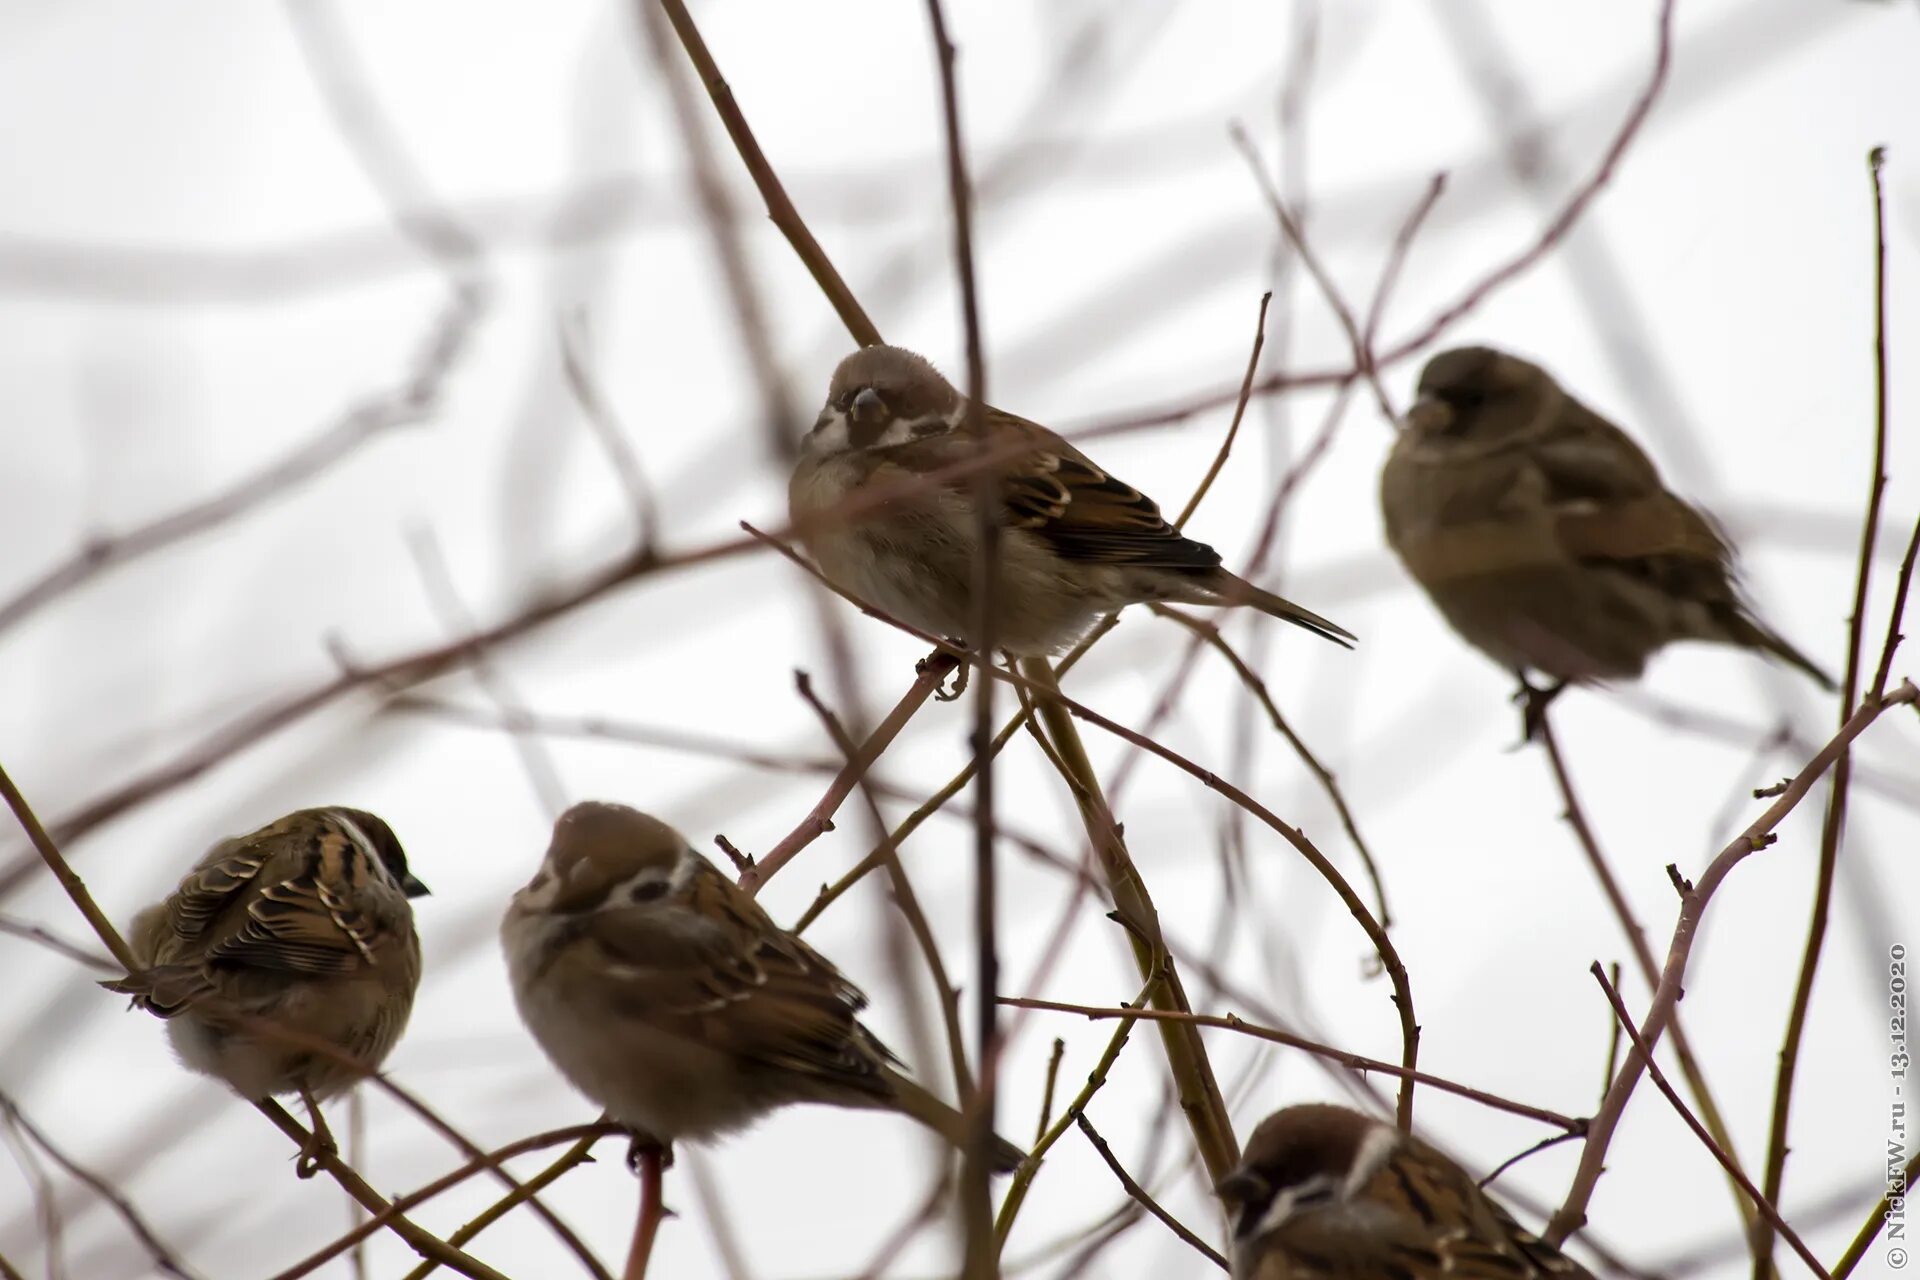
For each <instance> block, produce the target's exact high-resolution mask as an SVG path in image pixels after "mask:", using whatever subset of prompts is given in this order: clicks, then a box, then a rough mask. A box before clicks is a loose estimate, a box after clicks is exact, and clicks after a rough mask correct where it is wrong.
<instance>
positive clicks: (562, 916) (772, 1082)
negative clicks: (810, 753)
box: [500, 802, 1024, 1170]
mask: <svg viewBox="0 0 1920 1280" xmlns="http://www.w3.org/2000/svg"><path fill="white" fill-rule="evenodd" d="M500 938H501V943H502V945H503V947H504V948H505V950H506V957H507V972H508V975H509V977H510V978H511V979H512V982H513V995H514V1000H515V1002H516V1003H517V1004H518V1005H519V1007H520V1016H521V1018H522V1019H523V1020H524V1021H525V1022H526V1024H527V1028H528V1030H530V1031H531V1032H533V1038H534V1039H535V1040H537V1041H539V1043H540V1047H541V1048H542V1049H544V1050H545V1051H546V1054H547V1057H549V1058H550V1059H552V1061H553V1064H554V1066H556V1067H557V1068H559V1070H560V1073H561V1074H562V1075H564V1076H565V1077H566V1078H567V1079H568V1080H569V1081H571V1082H572V1084H573V1086H574V1087H575V1088H576V1089H578V1090H579V1091H580V1092H581V1093H583V1094H585V1095H586V1096H587V1097H588V1098H590V1099H592V1100H593V1101H594V1102H596V1103H598V1104H599V1105H600V1106H602V1107H604V1108H606V1110H607V1111H608V1112H609V1113H610V1114H611V1115H612V1116H613V1118H614V1119H616V1120H618V1121H619V1122H620V1123H622V1124H624V1125H626V1126H628V1127H629V1128H631V1129H633V1130H634V1131H635V1132H636V1134H639V1135H642V1136H644V1137H647V1138H651V1139H653V1140H655V1141H657V1142H660V1143H662V1144H668V1143H671V1142H673V1141H674V1140H676V1139H679V1138H686V1139H690V1140H696V1141H697V1140H700V1139H704V1138H709V1137H713V1136H717V1135H719V1134H723V1133H726V1132H728V1131H730V1130H735V1129H739V1128H741V1127H743V1126H745V1125H748V1124H751V1123H752V1122H754V1121H755V1120H757V1119H759V1118H760V1117H761V1116H763V1115H765V1114H766V1113H767V1112H769V1111H772V1110H773V1109H775V1108H776V1107H782V1106H785V1105H787V1104H788V1103H793V1102H825V1103H830V1104H833V1105H835V1106H842V1107H862V1108H875V1109H880V1110H887V1111H899V1112H903V1113H905V1114H906V1115H908V1116H911V1117H912V1118H913V1119H915V1120H918V1121H920V1123H922V1124H924V1125H926V1126H928V1127H929V1128H931V1129H933V1130H934V1131H935V1132H936V1133H938V1134H939V1135H940V1136H941V1137H943V1138H945V1139H946V1140H947V1141H949V1142H951V1143H953V1144H955V1145H956V1146H958V1145H960V1144H961V1143H962V1142H963V1141H964V1139H965V1122H964V1120H963V1118H962V1116H961V1114H960V1112H958V1111H956V1110H955V1109H954V1108H952V1107H950V1106H948V1105H947V1104H946V1103H944V1102H941V1101H940V1100H939V1099H937V1098H935V1097H934V1096H933V1095H932V1094H931V1093H928V1092H927V1091H926V1090H925V1089H923V1088H921V1087H920V1086H919V1085H917V1084H915V1083H914V1082H913V1081H911V1080H909V1079H908V1078H907V1077H906V1076H905V1075H903V1074H901V1073H900V1072H899V1071H897V1070H895V1069H894V1063H895V1062H897V1061H898V1060H897V1059H896V1058H894V1056H893V1055H892V1054H891V1053H889V1052H888V1051H887V1048H886V1046H885V1045H883V1044H881V1043H880V1041H879V1040H878V1039H877V1038H876V1037H875V1036H874V1035H873V1033H872V1032H870V1031H868V1030H867V1029H866V1028H865V1027H864V1026H862V1025H860V1023H859V1021H858V1020H856V1018H855V1017H854V1015H855V1014H856V1013H857V1012H858V1011H859V1010H860V1009H862V1008H863V1007H865V1005H866V1003H867V1000H866V997H865V996H864V995H862V994H861V992H860V990H859V988H857V987H855V986H854V985H853V984H852V983H851V982H849V981H847V979H846V978H844V977H842V976H841V974H840V972H839V971H838V970H837V969H835V968H834V967H833V965H831V964H830V963H828V962H827V960H826V959H825V958H823V957H822V956H821V955H820V954H819V953H818V952H816V951H815V950H814V949H813V948H812V947H809V946H808V945H807V944H806V943H804V942H802V941H801V940H800V939H799V938H797V937H795V936H794V935H793V934H791V933H788V932H786V931H785V930H784V929H781V928H780V927H779V926H778V925H776V924H774V922H773V921H772V920H771V919H770V918H769V917H768V916H767V913H766V912H764V911H762V910H761V909H760V907H759V905H758V904H757V903H755V902H754V900H753V899H752V898H750V897H749V896H747V894H746V893H745V892H744V891H743V890H741V889H740V888H739V887H738V886H737V885H735V884H734V883H733V882H732V881H731V880H729V879H727V878H726V876H724V875H722V874H721V873H720V871H719V870H718V869H717V868H716V867H714V865H713V864H712V863H710V862H708V861H707V860H706V859H705V858H703V857H701V856H700V854H699V853H698V852H696V851H695V850H694V849H693V848H692V847H691V846H690V845H688V844H687V842H686V840H685V839H684V838H683V837H682V836H681V835H680V834H679V833H678V832H677V831H675V830H673V829H672V828H671V827H669V826H667V825H666V824H665V823H663V822H660V821H659V820H657V819H655V818H651V817H649V816H647V815H646V814H644V813H641V812H639V811H637V810H634V809H629V808H627V807H626V806H625V805H618V804H603V803H597V802H587V803H584V804H577V805H575V806H574V807H573V808H571V809H569V810H567V811H566V812H565V813H563V814H561V815H560V819H559V821H558V822H556V823H554V827H553V842H552V844H551V845H549V846H548V848H547V856H546V860H545V861H544V862H543V863H541V866H540V870H539V873H538V874H536V875H535V876H534V877H533V879H532V880H531V881H529V882H528V883H527V885H526V887H525V888H523V889H521V890H520V891H519V892H518V893H516V894H514V895H513V902H512V905H511V906H509V907H508V908H507V914H506V918H505V920H504V921H502V923H501V926H500ZM992 1154H993V1159H994V1163H995V1167H996V1168H998V1169H1001V1170H1006V1169H1011V1168H1013V1167H1014V1166H1015V1165H1017V1164H1019V1163H1020V1161H1021V1160H1022V1159H1023V1158H1024V1155H1023V1153H1022V1152H1021V1150H1020V1149H1019V1148H1018V1147H1016V1146H1014V1145H1013V1144H1012V1143H1010V1142H1008V1141H1006V1140H1005V1139H1003V1138H995V1139H994V1149H993V1153H992Z"/></svg>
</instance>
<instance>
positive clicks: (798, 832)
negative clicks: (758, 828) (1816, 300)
mask: <svg viewBox="0 0 1920 1280" xmlns="http://www.w3.org/2000/svg"><path fill="white" fill-rule="evenodd" d="M957 665H958V663H957V661H956V659H955V658H954V656H953V655H952V654H951V653H949V652H946V651H945V650H939V649H936V650H935V651H934V652H933V653H930V654H928V655H927V656H926V658H924V659H922V660H921V663H920V669H919V674H918V675H917V676H915V677H914V681H913V684H912V685H911V686H910V687H909V688H908V689H907V691H906V693H904V694H903V695H901V698H900V701H899V702H897V703H895V704H894V707H893V710H892V711H889V712H888V713H887V717H886V719H884V720H882V721H881V722H880V723H879V724H878V725H877V726H875V728H874V730H873V732H872V733H870V734H868V735H867V740H866V741H865V742H863V743H861V744H860V747H859V750H857V751H855V752H854V753H853V754H852V755H851V756H849V758H848V759H847V762H846V764H845V765H844V766H842V767H841V769H840V772H839V773H837V774H835V775H834V778H833V781H832V782H831V783H829V784H828V785H827V791H826V794H825V795H823V796H821V797H820V799H819V802H818V803H816V804H815V805H814V806H813V808H812V809H811V810H809V811H808V812H807V816H806V817H804V818H802V819H801V820H800V824H799V825H798V826H796V827H795V828H794V829H793V830H792V831H790V832H788V833H787V835H786V836H785V838H783V839H782V840H781V841H780V843H778V844H776V845H774V846H773V848H771V849H769V850H767V852H766V853H764V854H762V855H760V856H759V857H757V858H755V859H754V861H753V865H752V866H750V867H749V868H747V870H745V871H743V872H741V874H740V887H741V888H743V889H745V890H746V891H747V892H748V893H758V892H760V890H761V888H763V887H764V886H765V885H766V883H767V881H768V880H770V879H772V878H773V876H774V874H775V873H776V872H778V871H779V870H780V868H781V867H784V866H785V865H786V864H787V863H789V862H791V861H793V859H794V857H795V856H796V855H797V854H798V853H799V852H800V851H801V850H802V849H804V848H806V847H807V846H808V845H810V844H812V843H813V842H814V841H815V840H818V839H819V838H820V837H821V836H823V835H825V834H826V833H827V832H829V831H831V830H833V815H834V814H835V813H836V812H838V811H839V809H840V806H841V804H843V803H844V802H845V801H846V798H847V797H848V796H850V795H852V794H853V789H854V788H855V787H856V786H858V785H859V784H860V779H862V778H863V777H865V776H866V774H867V771H868V770H869V769H871V768H873V764H874V762H875V761H876V760H878V759H879V758H880V755H881V753H882V752H884V751H885V750H886V749H887V747H888V746H890V745H891V744H892V743H893V740H894V739H895V738H897V737H899V736H900V731H901V730H902V729H904V728H906V727H907V721H909V720H911V719H913V717H914V714H915V713H916V712H918V711H919V710H920V708H921V707H923V706H925V705H926V702H927V699H928V698H929V697H931V696H932V695H933V692H934V690H936V689H938V688H939V687H940V684H941V682H942V681H943V680H945V679H946V678H947V676H948V675H949V674H951V673H952V671H953V669H954V668H955V667H956V666H957Z"/></svg>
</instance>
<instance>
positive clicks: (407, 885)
mask: <svg viewBox="0 0 1920 1280" xmlns="http://www.w3.org/2000/svg"><path fill="white" fill-rule="evenodd" d="M400 892H402V893H404V894H406V895H407V896H408V897H409V898H424V897H426V896H427V895H428V894H430V893H432V892H433V890H431V889H429V888H427V886H425V885H423V884H421V883H420V878H419V877H418V876H416V875H414V874H413V872H411V871H409V872H407V875H406V879H404V880H402V881H401V882H400Z"/></svg>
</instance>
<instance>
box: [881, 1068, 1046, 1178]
mask: <svg viewBox="0 0 1920 1280" xmlns="http://www.w3.org/2000/svg"><path fill="white" fill-rule="evenodd" d="M892 1074H893V1076H894V1079H893V1086H894V1091H893V1096H894V1101H895V1102H896V1103H897V1104H898V1105H899V1108H900V1110H901V1111H903V1112H905V1113H906V1114H907V1115H909V1116H912V1117H913V1118H914V1119H915V1120H918V1121H919V1122H920V1123H921V1124H924V1125H925V1126H927V1128H929V1129H931V1130H933V1131H934V1132H935V1133H937V1134H939V1135H940V1136H941V1137H942V1138H945V1139H946V1140H947V1141H948V1142H949V1143H951V1144H953V1145H954V1146H955V1147H964V1146H965V1145H966V1142H967V1131H966V1130H967V1122H966V1117H965V1116H962V1115H961V1114H960V1113H959V1112H958V1111H955V1110H954V1109H953V1108H952V1107H950V1106H948V1105H947V1104H946V1103H944V1102H942V1101H940V1099H938V1098H936V1097H934V1096H933V1095H932V1094H930V1093H928V1092H927V1091H926V1090H925V1089H922V1088H921V1087H920V1086H919V1085H917V1084H915V1083H914V1082H913V1081H911V1080H909V1079H907V1078H906V1077H905V1076H903V1075H900V1074H898V1073H897V1072H896V1073H892ZM990 1154H991V1155H992V1157H993V1171H994V1172H995V1173H1011V1172H1013V1171H1014V1170H1015V1169H1017V1168H1019V1167H1020V1162H1021V1161H1023V1160H1025V1159H1026V1158H1027V1153H1026V1152H1024V1151H1022V1150H1021V1149H1020V1148H1019V1147H1016V1146H1014V1145H1013V1144H1012V1143H1011V1142H1008V1141H1007V1140H1006V1139H1005V1138H1003V1137H1001V1136H1000V1135H999V1134H997V1133H996V1134H994V1135H993V1148H992V1151H991V1153H990Z"/></svg>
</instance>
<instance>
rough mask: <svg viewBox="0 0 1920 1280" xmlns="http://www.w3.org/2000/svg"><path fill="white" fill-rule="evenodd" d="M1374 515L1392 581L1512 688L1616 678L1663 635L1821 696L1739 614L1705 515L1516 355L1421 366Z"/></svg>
mask: <svg viewBox="0 0 1920 1280" xmlns="http://www.w3.org/2000/svg"><path fill="white" fill-rule="evenodd" d="M1380 508H1381V512H1382V514H1383V515H1384V517H1385V523H1386V535H1387V541H1388V543H1389V544H1391V545H1392V547H1393V549H1394V551H1395V553H1396V554H1398V555H1399V557H1400V560H1401V562H1402V563H1403V564H1405V565H1406V567H1407V572H1409V573H1410V574H1412V575H1413V577H1414V579H1415V581H1417V582H1418V583H1419V584H1420V585H1421V587H1422V588H1423V589H1425V591H1426V593H1427V595H1428V596H1429V597H1431V598H1432V600H1433V602H1434V604H1435V605H1436V606H1438V608H1439V610H1440V612H1441V613H1442V614H1444V615H1445V616H1446V619H1447V621H1448V622H1449V623H1451V624H1452V625H1453V629H1454V630H1455V631H1457V632H1459V633H1460V635H1461V637H1462V638H1463V639H1465V640H1466V641H1467V642H1468V643H1469V644H1471V645H1473V646H1474V647H1475V648H1477V649H1479V650H1480V651H1481V652H1483V653H1485V654H1486V655H1487V656H1488V657H1490V658H1492V659H1493V660H1494V661H1495V662H1498V663H1499V664H1500V665H1502V666H1504V667H1506V668H1508V669H1509V670H1511V671H1513V672H1515V673H1516V674H1518V675H1519V676H1520V679H1521V683H1522V689H1523V694H1524V693H1525V692H1526V690H1527V689H1529V688H1530V687H1531V686H1529V685H1527V682H1526V673H1527V672H1528V671H1536V672H1539V673H1541V674H1543V675H1545V676H1547V677H1549V678H1550V679H1552V680H1553V681H1555V682H1557V683H1556V684H1555V686H1554V687H1553V688H1552V689H1550V690H1548V691H1547V696H1551V694H1552V693H1557V692H1559V689H1560V688H1561V687H1564V686H1565V685H1566V684H1568V683H1573V684H1593V683H1599V682H1604V681H1609V680H1622V679H1631V678H1633V677H1636V676H1638V675H1639V674H1640V673H1641V671H1642V670H1643V669H1644V668H1645V667H1646V664H1647V659H1648V658H1650V657H1652V656H1653V654H1654V653H1656V652H1658V651H1659V650H1660V649H1662V648H1664V647H1665V646H1666V645H1668V644H1670V643H1672V642H1674V641H1677V640H1707V641H1713V642H1715V643H1719V644H1730V645H1737V646H1739V647H1741V648H1744V649H1757V650H1760V651H1761V652H1764V653H1768V654H1771V655H1772V656H1774V657H1776V658H1779V659H1780V660H1782V661H1784V662H1786V663H1789V664H1790V665H1792V666H1795V667H1798V668H1799V669H1800V670H1802V671H1804V672H1806V673H1807V674H1808V675H1809V676H1811V677H1812V678H1813V679H1814V680H1816V681H1818V682H1819V683H1820V684H1821V685H1822V686H1823V687H1825V688H1827V689H1832V688H1833V687H1834V685H1833V681H1832V679H1831V678H1829V677H1828V676H1827V674H1826V673H1825V672H1823V671H1821V670H1820V668H1819V667H1817V666H1816V665H1814V663H1813V662H1812V661H1811V660H1810V659H1808V658H1807V657H1806V656H1805V655H1804V654H1802V653H1801V652H1800V651H1799V650H1797V649H1795V648H1794V647H1793V646H1792V645H1791V644H1788V643H1787V641H1786V640H1784V639H1782V638H1781V637H1780V636H1779V635H1778V634H1776V633H1775V632H1774V631H1772V630H1771V629H1769V628H1768V627H1767V626H1766V625H1764V624H1763V623H1761V622H1760V620H1759V619H1757V618H1756V617H1754V615H1753V612H1752V610H1751V609H1750V608H1749V607H1748V605H1747V604H1746V602H1745V601H1744V600H1743V599H1742V598H1741V594H1740V591H1739V589H1738V586H1737V584H1736V580H1735V575H1734V565H1733V548H1732V547H1731V546H1730V545H1728V542H1727V540H1726V536H1725V534H1724V533H1722V531H1721V530H1720V528H1719V527H1718V526H1717V525H1716V524H1715V523H1714V522H1713V520H1712V519H1711V518H1710V517H1709V516H1707V515H1706V514H1704V513H1703V512H1701V511H1700V510H1699V509H1698V508H1696V507H1693V506H1690V505H1688V503H1687V502H1685V501H1684V500H1682V499H1681V498H1679V497H1676V496H1675V495H1674V494H1673V493H1672V491H1670V490H1669V489H1668V488H1667V487H1666V485H1665V484H1664V483H1663V482H1662V481H1661V479H1660V473H1659V471H1658V470H1656V469H1655V467H1654V465H1653V463H1652V461H1651V460H1650V459H1648V457H1647V455H1646V454H1645V453H1643V452H1641V450H1640V448H1639V447H1638V446H1637V445H1635V444H1634V443H1633V441H1632V440H1630V439H1628V438H1627V436H1626V434H1625V433H1624V432H1622V431H1621V430H1620V429H1619V428H1618V427H1616V426H1614V425H1613V424H1612V423H1611V422H1608V421H1607V420H1606V419H1605V418H1603V417H1601V416H1600V415H1599V414H1597V413H1595V412H1593V410H1591V409H1589V408H1587V407H1586V406H1585V405H1583V404H1581V403H1580V402H1579V401H1578V400H1575V399H1574V398H1573V397H1572V396H1570V395H1568V394H1567V392H1566V391H1564V390H1563V389H1562V388H1561V387H1560V384H1559V383H1557V382H1555V381H1554V380H1553V378H1552V377H1551V376H1549V375H1548V374H1547V372H1546V371H1545V370H1544V369H1541V368H1540V367H1539V366H1537V365H1534V364H1531V363H1529V362H1527V361H1525V360H1522V359H1520V358H1519V357H1518V356H1513V355H1508V354H1506V353H1504V352H1500V351H1494V350H1492V349H1490V348H1487V347H1461V348H1458V349H1456V350H1452V351H1443V352H1441V353H1440V354H1438V355H1436V356H1434V357H1433V358H1432V359H1431V360H1429V361H1428V362H1427V365H1426V368H1425V369H1423V370H1422V371H1421V373H1420V386H1419V396H1418V398H1417V399H1416V400H1415V401H1414V404H1413V406H1412V408H1411V409H1410V410H1409V411H1408V412H1407V415H1406V422H1405V428H1404V429H1403V430H1402V431H1401V432H1400V434H1399V436H1398V438H1397V439H1395V441H1394V444H1393V448H1392V451H1391V452H1390V453H1389V454H1388V455H1387V461H1386V466H1385V467H1384V468H1383V469H1382V471H1381V473H1380ZM1530 727H1531V725H1530Z"/></svg>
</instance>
